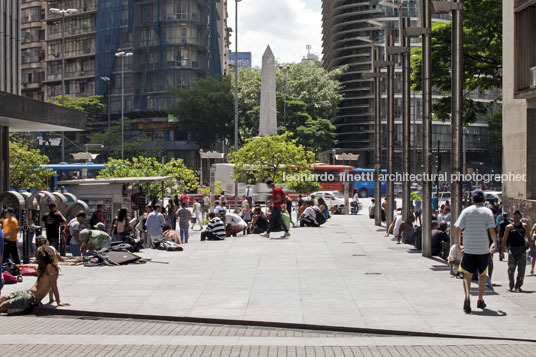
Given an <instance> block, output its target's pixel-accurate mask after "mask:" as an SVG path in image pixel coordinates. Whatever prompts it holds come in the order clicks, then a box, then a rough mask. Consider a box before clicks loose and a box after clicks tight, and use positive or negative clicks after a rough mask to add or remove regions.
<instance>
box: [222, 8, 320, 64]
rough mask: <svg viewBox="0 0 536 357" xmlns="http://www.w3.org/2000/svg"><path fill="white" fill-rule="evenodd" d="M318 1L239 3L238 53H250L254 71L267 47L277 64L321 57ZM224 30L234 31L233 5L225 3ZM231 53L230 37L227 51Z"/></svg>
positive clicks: (232, 41)
mask: <svg viewBox="0 0 536 357" xmlns="http://www.w3.org/2000/svg"><path fill="white" fill-rule="evenodd" d="M321 3H322V2H321V0H269V1H267V0H241V1H240V2H239V3H238V52H252V55H253V63H252V65H253V66H254V67H260V66H261V62H262V54H263V53H264V50H265V49H266V46H268V45H270V47H271V48H272V52H273V53H274V56H275V58H276V60H277V61H278V62H280V63H292V62H299V61H301V59H302V58H303V57H304V56H305V55H306V54H307V49H306V45H311V46H312V49H311V53H314V54H316V55H318V56H319V57H321V55H322V41H321V40H322V37H321V36H322V16H321V6H322V4H321ZM227 6H228V9H227V11H228V13H229V18H228V20H227V21H228V23H227V26H228V27H231V28H233V31H234V27H235V2H234V0H229V1H228V2H227ZM234 49H235V34H234V33H233V34H232V39H231V50H232V51H234Z"/></svg>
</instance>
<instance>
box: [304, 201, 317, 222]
mask: <svg viewBox="0 0 536 357" xmlns="http://www.w3.org/2000/svg"><path fill="white" fill-rule="evenodd" d="M305 205H306V208H305V210H304V211H303V213H302V215H301V219H300V227H320V224H319V223H318V221H317V219H316V212H317V211H316V210H315V209H314V202H313V201H312V200H311V201H307V202H306V203H305Z"/></svg>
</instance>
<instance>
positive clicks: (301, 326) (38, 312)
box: [32, 307, 536, 343]
mask: <svg viewBox="0 0 536 357" xmlns="http://www.w3.org/2000/svg"><path fill="white" fill-rule="evenodd" d="M32 314H34V315H35V316H71V317H79V318H82V317H101V318H111V319H133V320H152V321H167V322H188V323H201V324H216V325H232V326H248V327H271V328H285V329H295V330H312V331H327V332H346V333H361V334H375V335H391V336H411V337H436V338H459V339H480V340H495V341H514V342H530V343H536V339H528V338H512V337H494V336H478V335H457V334H448V333H437V332H422V331H401V330H389V329H376V328H367V327H347V326H331V325H316V324H306V323H293V322H275V321H255V320H233V319H223V318H208V317H186V316H164V315H147V314H125V313H118V312H96V311H84V310H63V309H56V308H47V307H36V308H34V309H33V310H32Z"/></svg>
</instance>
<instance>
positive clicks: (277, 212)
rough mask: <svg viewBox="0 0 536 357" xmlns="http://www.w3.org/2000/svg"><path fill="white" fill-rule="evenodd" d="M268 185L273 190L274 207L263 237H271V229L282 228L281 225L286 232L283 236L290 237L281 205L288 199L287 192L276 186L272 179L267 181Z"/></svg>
mask: <svg viewBox="0 0 536 357" xmlns="http://www.w3.org/2000/svg"><path fill="white" fill-rule="evenodd" d="M266 185H267V186H268V188H270V189H271V190H272V209H271V214H270V222H269V225H268V230H267V231H266V233H265V234H264V235H263V237H265V238H270V232H271V231H273V230H275V229H280V228H279V227H282V228H283V230H284V231H285V233H284V234H283V235H282V236H281V238H288V237H290V233H289V232H288V227H287V226H286V225H285V224H284V223H283V220H282V219H281V206H282V205H284V204H285V201H286V200H285V196H286V195H285V192H284V191H283V189H282V188H281V187H277V186H275V185H274V182H273V181H272V180H268V181H266Z"/></svg>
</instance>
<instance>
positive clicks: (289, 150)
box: [230, 133, 315, 186]
mask: <svg viewBox="0 0 536 357" xmlns="http://www.w3.org/2000/svg"><path fill="white" fill-rule="evenodd" d="M314 160H315V155H314V153H313V152H311V151H309V150H307V149H306V148H305V147H303V146H302V145H298V144H297V143H296V140H294V139H292V136H291V134H290V133H285V134H283V135H275V136H263V137H260V138H253V139H248V140H247V141H246V143H245V144H244V145H243V146H242V147H241V148H240V150H238V151H237V152H234V153H232V154H231V160H230V161H231V162H232V163H233V164H234V165H235V167H234V168H235V173H236V178H237V179H238V180H244V179H247V178H248V177H254V178H255V180H256V181H259V182H263V181H267V180H272V181H274V182H277V183H285V184H286V185H287V186H293V185H294V184H293V183H292V182H293V181H301V180H294V178H295V177H300V178H303V177H305V176H307V175H309V174H310V173H311V171H310V167H311V164H313V163H314ZM289 175H292V177H289ZM296 175H298V176H296Z"/></svg>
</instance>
